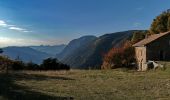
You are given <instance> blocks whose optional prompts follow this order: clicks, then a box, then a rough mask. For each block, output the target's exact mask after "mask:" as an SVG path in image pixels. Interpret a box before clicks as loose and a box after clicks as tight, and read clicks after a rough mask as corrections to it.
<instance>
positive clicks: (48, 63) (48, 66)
mask: <svg viewBox="0 0 170 100" xmlns="http://www.w3.org/2000/svg"><path fill="white" fill-rule="evenodd" d="M41 68H42V70H69V69H70V66H68V65H66V64H62V63H60V62H58V60H57V59H56V58H47V59H45V60H44V61H43V63H42V64H41Z"/></svg>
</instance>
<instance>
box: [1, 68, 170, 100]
mask: <svg viewBox="0 0 170 100" xmlns="http://www.w3.org/2000/svg"><path fill="white" fill-rule="evenodd" d="M0 82H1V83H0V88H1V90H0V99H3V100H18V99H22V100H23V99H26V100H34V99H35V100H38V99H41V100H43V99H44V100H46V99H49V100H58V99H59V100H63V99H64V100H67V99H68V100H69V99H76V100H113V99H114V100H125V99H128V100H170V68H167V69H166V70H165V71H162V70H157V71H148V72H136V71H127V70H123V69H117V70H71V71H60V72H55V71H48V72H40V71H36V72H34V71H24V72H15V73H11V74H9V75H8V76H6V75H3V74H2V75H1V76H0Z"/></svg>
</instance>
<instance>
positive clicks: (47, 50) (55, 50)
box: [29, 44, 66, 55]
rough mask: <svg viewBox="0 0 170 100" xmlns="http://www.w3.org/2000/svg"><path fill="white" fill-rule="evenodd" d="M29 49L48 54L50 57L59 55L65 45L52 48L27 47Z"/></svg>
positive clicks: (45, 46)
mask: <svg viewBox="0 0 170 100" xmlns="http://www.w3.org/2000/svg"><path fill="white" fill-rule="evenodd" d="M29 47H30V48H33V49H35V50H38V51H41V52H45V53H48V54H50V55H56V54H59V53H61V51H62V50H63V49H64V48H65V47H66V45H65V44H61V45H54V46H49V45H40V46H29Z"/></svg>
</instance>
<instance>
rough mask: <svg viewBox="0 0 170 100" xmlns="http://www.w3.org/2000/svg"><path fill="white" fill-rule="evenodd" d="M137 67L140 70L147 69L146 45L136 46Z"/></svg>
mask: <svg viewBox="0 0 170 100" xmlns="http://www.w3.org/2000/svg"><path fill="white" fill-rule="evenodd" d="M135 53H136V60H137V67H138V70H139V71H145V70H147V67H146V66H145V63H146V47H135Z"/></svg>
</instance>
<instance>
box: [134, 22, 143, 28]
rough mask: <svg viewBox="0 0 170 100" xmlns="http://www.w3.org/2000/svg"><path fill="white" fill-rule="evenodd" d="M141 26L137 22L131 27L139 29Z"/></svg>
mask: <svg viewBox="0 0 170 100" xmlns="http://www.w3.org/2000/svg"><path fill="white" fill-rule="evenodd" d="M141 25H142V23H139V22H135V23H133V27H136V28H137V27H140V26H141Z"/></svg>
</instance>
